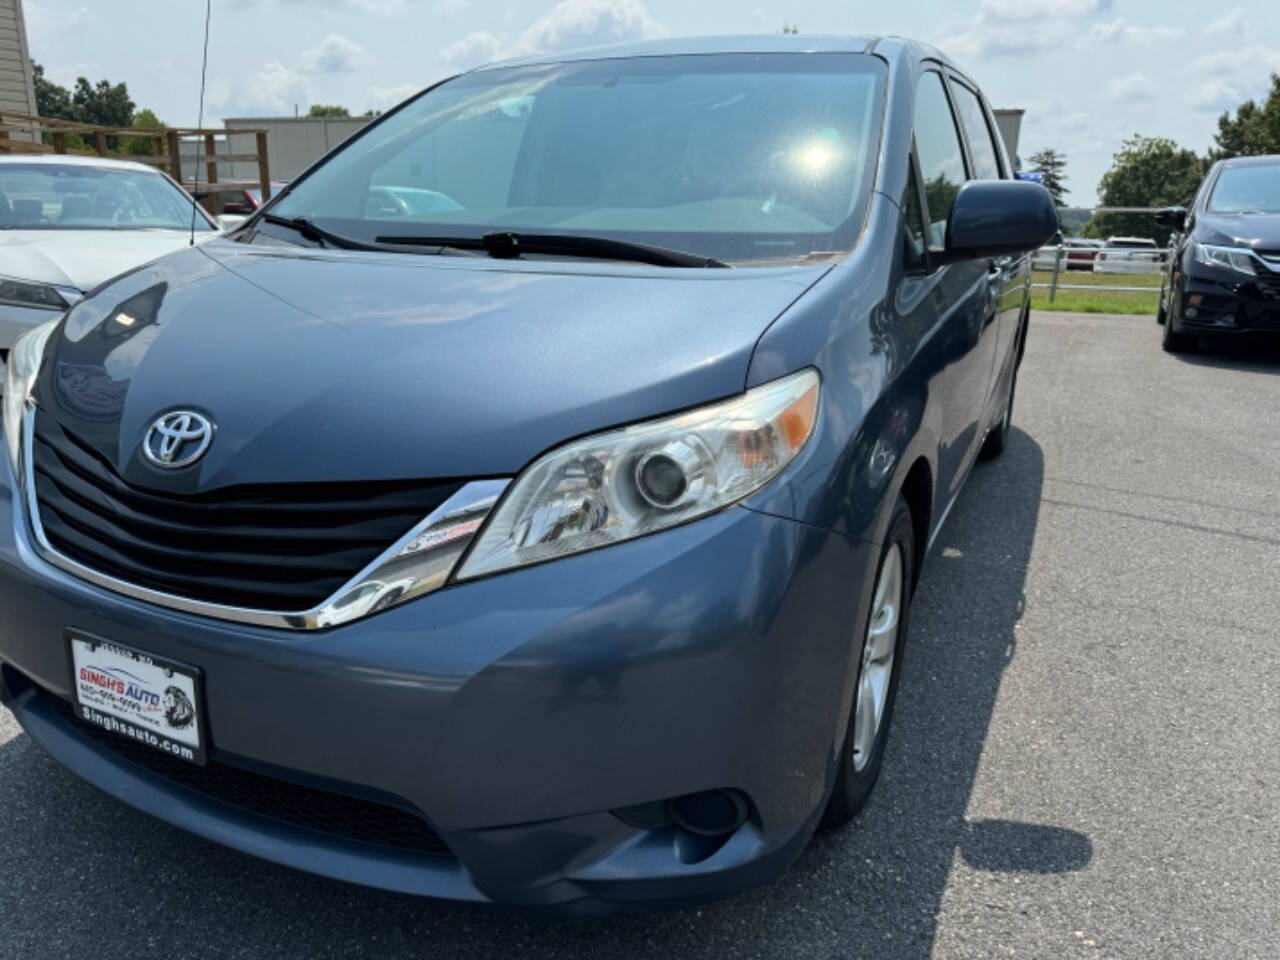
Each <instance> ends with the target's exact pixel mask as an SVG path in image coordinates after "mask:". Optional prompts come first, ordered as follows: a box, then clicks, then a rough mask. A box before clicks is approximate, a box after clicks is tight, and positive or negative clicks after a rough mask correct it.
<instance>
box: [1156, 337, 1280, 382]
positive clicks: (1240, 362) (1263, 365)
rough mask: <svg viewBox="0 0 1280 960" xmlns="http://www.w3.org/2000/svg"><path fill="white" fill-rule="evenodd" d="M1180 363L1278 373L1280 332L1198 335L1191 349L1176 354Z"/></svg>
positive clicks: (1279, 365) (1279, 370) (1279, 364)
mask: <svg viewBox="0 0 1280 960" xmlns="http://www.w3.org/2000/svg"><path fill="white" fill-rule="evenodd" d="M1177 358H1178V359H1179V360H1181V361H1182V362H1183V363H1189V364H1192V365H1193V366H1197V367H1217V368H1219V369H1227V370H1245V371H1251V372H1257V373H1280V334H1251V335H1249V336H1248V337H1245V338H1241V339H1227V338H1223V339H1220V340H1212V339H1201V340H1200V341H1199V342H1198V344H1197V347H1196V349H1195V350H1194V351H1189V352H1187V353H1179V354H1177Z"/></svg>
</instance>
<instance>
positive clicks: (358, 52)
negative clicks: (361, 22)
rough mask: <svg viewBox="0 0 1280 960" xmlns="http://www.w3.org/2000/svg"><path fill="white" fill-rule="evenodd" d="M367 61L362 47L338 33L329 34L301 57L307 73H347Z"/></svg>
mask: <svg viewBox="0 0 1280 960" xmlns="http://www.w3.org/2000/svg"><path fill="white" fill-rule="evenodd" d="M368 59H369V56H368V54H366V53H365V50H364V47H362V46H360V44H358V43H356V42H355V41H354V40H349V39H348V38H347V37H344V36H343V35H342V34H340V33H331V34H329V35H328V36H327V37H325V38H324V39H323V40H321V41H320V43H319V44H317V45H316V46H314V47H312V48H311V49H310V50H308V51H306V52H305V53H303V55H302V69H303V70H305V71H306V72H307V73H349V72H350V71H352V70H355V69H356V68H357V67H360V66H362V65H363V64H364V63H366V62H367V61H368Z"/></svg>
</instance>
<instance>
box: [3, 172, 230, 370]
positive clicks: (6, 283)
mask: <svg viewBox="0 0 1280 960" xmlns="http://www.w3.org/2000/svg"><path fill="white" fill-rule="evenodd" d="M193 208H194V210H195V214H196V216H195V240H196V243H202V242H204V241H205V240H209V239H211V238H213V237H215V236H217V235H218V232H219V231H218V225H217V224H216V223H214V221H213V220H212V219H211V218H210V217H209V216H208V215H207V214H206V213H205V212H204V210H202V209H201V208H200V207H199V206H198V205H196V204H195V203H194V202H193V201H192V199H191V197H190V196H189V195H188V194H187V193H186V191H184V190H183V189H182V187H180V186H178V184H176V183H175V182H174V181H173V180H171V179H169V177H167V176H165V175H164V174H163V173H159V172H158V171H156V170H153V169H152V168H151V167H148V166H145V165H143V164H140V163H129V162H126V161H122V160H108V159H105V158H101V157H78V156H69V155H67V156H64V155H48V154H35V155H31V154H26V155H23V154H17V155H13V156H0V358H2V357H5V356H7V354H8V351H9V348H10V347H12V346H13V344H14V341H15V340H17V339H18V337H19V336H21V334H22V333H23V332H24V331H25V330H27V329H29V328H31V327H34V326H36V325H37V324H40V323H43V322H44V321H45V320H48V319H49V317H50V316H51V315H52V314H56V313H58V312H60V311H63V310H66V309H67V308H68V307H70V306H71V305H73V304H74V303H75V302H76V301H77V300H79V299H80V298H81V297H82V296H83V295H84V293H85V291H87V290H91V289H93V288H94V287H96V286H97V285H98V284H100V283H103V282H104V281H106V280H110V279H111V278H112V277H114V276H116V275H118V274H121V273H124V272H125V271H126V270H131V269H133V268H134V267H137V266H141V265H142V264H144V263H148V262H150V261H152V260H155V259H156V258H157V257H162V256H164V255H165V254H166V253H171V252H172V251H174V250H178V249H180V248H182V247H185V246H187V245H188V244H189V243H190V241H191V222H192V217H191V214H192V210H193Z"/></svg>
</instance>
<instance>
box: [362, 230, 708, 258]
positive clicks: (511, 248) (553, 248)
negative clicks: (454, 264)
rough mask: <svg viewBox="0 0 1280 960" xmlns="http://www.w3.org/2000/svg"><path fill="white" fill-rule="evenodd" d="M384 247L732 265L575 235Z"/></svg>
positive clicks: (384, 240)
mask: <svg viewBox="0 0 1280 960" xmlns="http://www.w3.org/2000/svg"><path fill="white" fill-rule="evenodd" d="M375 240H376V242H377V243H380V244H405V245H407V246H424V247H441V248H444V247H452V248H455V249H460V250H484V251H486V252H487V253H488V254H489V256H491V257H495V258H497V259H499V260H514V259H517V258H518V257H520V256H521V255H522V254H525V253H540V254H548V255H551V256H564V257H588V258H591V259H596V260H627V261H631V262H633V263H648V264H651V265H653V266H655V267H728V266H729V264H727V263H724V262H722V261H720V260H716V259H714V258H712V257H704V256H701V255H699V254H696V253H688V252H686V251H684V250H670V249H668V248H666V247H655V246H651V245H650V244H647V243H631V242H630V241H627V240H612V239H609V238H607V237H592V236H580V235H574V234H549V233H512V232H508V231H502V232H498V233H486V234H485V235H484V236H483V237H413V236H397V235H394V234H392V235H388V236H382V237H377V238H375Z"/></svg>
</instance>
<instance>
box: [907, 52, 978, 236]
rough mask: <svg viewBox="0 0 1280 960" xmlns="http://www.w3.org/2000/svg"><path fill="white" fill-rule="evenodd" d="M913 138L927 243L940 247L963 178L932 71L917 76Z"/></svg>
mask: <svg viewBox="0 0 1280 960" xmlns="http://www.w3.org/2000/svg"><path fill="white" fill-rule="evenodd" d="M915 135H916V155H917V157H918V158H919V160H920V175H921V176H922V177H923V178H924V192H925V203H926V205H927V206H928V210H927V216H928V220H929V244H930V246H932V247H937V248H941V247H943V246H944V245H945V244H946V237H947V217H948V216H950V214H951V203H952V201H953V200H955V198H956V194H957V193H959V191H960V185H961V184H963V183H964V181H965V179H966V177H965V169H964V150H963V149H962V148H961V146H960V133H959V131H957V130H956V121H955V117H954V116H953V115H952V113H951V104H950V102H949V101H948V100H947V91H946V89H945V88H944V87H943V86H942V76H941V75H940V74H938V73H936V72H934V71H930V72H928V73H926V74H924V75H923V76H921V77H920V87H919V89H917V90H916V111H915Z"/></svg>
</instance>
